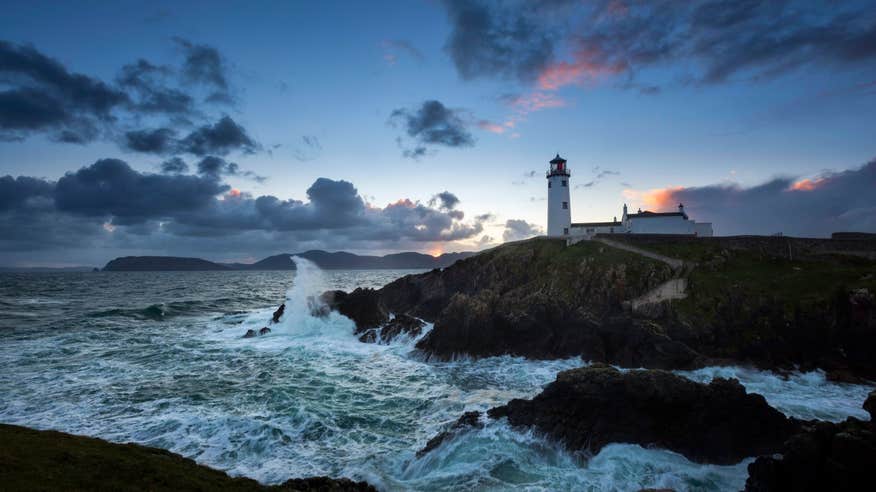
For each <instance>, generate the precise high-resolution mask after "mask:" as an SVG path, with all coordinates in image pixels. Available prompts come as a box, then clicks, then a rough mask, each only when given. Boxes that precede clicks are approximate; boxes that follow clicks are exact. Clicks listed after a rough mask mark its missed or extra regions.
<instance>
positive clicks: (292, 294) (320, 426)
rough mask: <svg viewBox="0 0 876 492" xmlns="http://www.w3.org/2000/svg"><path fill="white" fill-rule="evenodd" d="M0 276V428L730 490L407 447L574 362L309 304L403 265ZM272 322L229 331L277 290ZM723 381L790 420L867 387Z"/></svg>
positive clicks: (266, 305) (618, 469)
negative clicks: (498, 349) (368, 327)
mask: <svg viewBox="0 0 876 492" xmlns="http://www.w3.org/2000/svg"><path fill="white" fill-rule="evenodd" d="M299 264H300V269H299V270H298V271H297V272H131V273H61V274H53V273H37V274H0V337H2V342H0V375H2V376H0V395H2V398H0V422H5V423H14V424H19V425H26V426H30V427H35V428H40V429H57V430H62V431H66V432H71V433H76V434H85V435H91V436H96V437H101V438H104V439H108V440H111V441H117V442H128V441H133V442H138V443H141V444H146V445H150V446H157V447H161V448H165V449H169V450H171V451H174V452H177V453H180V454H183V455H185V456H188V457H191V458H193V459H195V460H196V461H198V462H199V463H202V464H205V465H209V466H212V467H215V468H219V469H222V470H225V471H227V472H229V473H230V474H232V475H245V476H249V477H252V478H255V479H257V480H260V481H262V482H265V483H279V482H282V481H284V480H286V479H288V478H292V477H302V476H311V475H331V476H348V477H352V478H356V479H365V480H368V481H369V482H371V483H373V484H374V485H376V486H377V487H378V488H380V489H382V490H506V489H509V488H519V489H523V490H638V489H639V488H642V487H670V488H675V489H678V490H738V489H740V488H741V487H742V486H743V484H744V482H745V478H746V475H747V470H746V466H747V465H748V463H749V462H750V461H751V460H745V461H743V462H742V463H739V464H737V465H734V466H711V465H699V464H695V463H691V462H690V461H688V460H686V459H685V458H684V457H683V456H680V455H678V454H676V453H672V452H669V451H665V450H660V449H644V448H642V447H640V446H636V445H630V444H613V445H610V446H608V447H606V448H604V449H603V450H602V451H601V452H599V453H598V454H596V455H594V456H589V455H587V454H585V453H570V452H567V451H565V450H564V449H562V448H561V447H559V446H557V445H556V444H554V443H552V442H550V441H547V440H545V439H543V438H542V437H540V436H538V435H534V434H532V433H530V432H519V431H515V430H513V429H510V428H509V427H508V426H507V425H506V424H505V423H504V422H503V421H498V422H487V424H486V425H485V427H484V428H483V429H480V430H476V431H471V432H467V433H463V434H461V435H459V436H458V437H456V438H454V439H452V440H450V441H448V442H446V443H445V444H443V445H442V446H441V447H439V448H438V449H436V450H435V451H433V452H431V453H429V454H428V455H426V456H424V457H422V458H420V459H417V458H416V457H415V453H416V451H417V450H418V449H420V448H421V447H422V446H423V445H424V444H425V443H426V441H427V440H428V439H429V438H430V437H432V436H433V435H435V434H436V433H437V432H439V431H440V430H442V429H443V428H444V427H445V426H446V425H448V424H449V423H451V422H453V421H455V420H456V419H457V418H458V417H459V415H460V414H462V413H463V412H465V411H469V410H486V409H488V408H490V407H492V406H495V405H500V404H503V403H505V402H507V401H508V400H510V399H512V398H521V397H531V396H534V395H535V394H537V393H538V392H539V391H540V390H541V388H542V387H543V386H544V385H545V384H547V383H549V382H551V381H552V380H553V379H554V377H555V375H556V373H557V372H558V371H561V370H564V369H568V368H572V367H577V366H580V365H582V364H584V363H585V361H582V360H580V359H569V360H559V361H527V360H525V359H522V358H515V357H493V358H488V359H481V360H456V361H453V362H443V363H438V362H426V361H425V360H424V359H423V358H422V357H420V355H419V354H418V353H417V352H416V351H415V350H414V344H415V343H416V340H411V339H402V340H397V341H395V342H393V343H392V344H389V345H376V344H365V343H361V342H359V341H358V340H357V339H356V338H355V337H354V336H353V335H352V330H353V324H352V322H351V321H350V320H348V319H346V318H344V317H342V316H340V315H338V314H336V313H332V314H331V315H329V316H328V317H325V318H317V317H313V316H311V315H310V312H311V307H312V303H313V296H314V295H316V294H319V293H321V292H323V291H324V290H326V289H330V288H331V289H334V288H340V289H345V290H350V289H353V288H355V287H357V286H367V287H379V286H381V285H384V284H386V283H388V282H390V281H391V280H393V279H395V278H397V277H399V276H401V275H405V274H408V273H416V272H411V271H386V270H382V271H325V272H323V271H320V270H319V269H318V268H316V267H315V266H313V265H312V264H309V263H308V262H306V260H301V262H300V263H299ZM284 300H285V301H286V303H287V309H286V314H285V315H284V317H283V319H282V320H281V322H280V323H279V324H278V325H272V326H271V328H272V330H273V331H272V333H270V334H269V335H266V336H262V337H258V338H254V339H243V338H241V336H242V335H243V334H244V333H245V332H246V330H247V329H250V328H253V329H258V328H261V327H262V326H264V325H265V324H266V322H267V321H268V320H269V319H270V316H271V313H272V312H273V310H274V309H276V307H277V306H278V305H279V304H280V303H281V302H283V301H284ZM679 374H682V375H684V376H686V377H689V378H691V379H694V380H698V381H708V380H710V379H711V378H713V377H718V376H723V377H727V376H732V377H736V378H738V379H740V381H741V382H742V383H743V384H744V385H745V386H746V387H747V388H748V389H749V391H753V392H758V393H761V394H763V395H764V396H765V397H766V398H767V400H768V401H769V402H770V403H771V404H772V405H774V406H775V407H776V408H778V409H780V410H781V411H783V412H785V413H786V414H788V415H793V416H796V417H800V418H821V419H827V420H834V421H839V420H843V419H844V418H846V417H847V416H856V417H860V418H867V415H866V413H865V412H863V410H862V409H861V404H862V402H863V401H864V399H865V398H866V395H867V393H868V392H869V391H870V390H871V389H872V388H870V387H867V386H863V385H848V384H836V383H831V382H828V381H826V380H825V378H824V375H823V374H821V373H818V372H812V373H800V374H793V375H791V376H790V377H787V378H781V377H778V376H775V375H772V374H770V373H766V372H761V371H755V370H751V369H743V368H732V367H731V368H707V369H702V370H699V371H692V372H679Z"/></svg>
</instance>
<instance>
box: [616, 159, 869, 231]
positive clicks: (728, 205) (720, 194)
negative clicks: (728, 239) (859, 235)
mask: <svg viewBox="0 0 876 492" xmlns="http://www.w3.org/2000/svg"><path fill="white" fill-rule="evenodd" d="M874 189H876V160H874V161H870V162H869V163H867V164H865V165H863V166H862V167H860V168H857V169H850V170H846V171H840V172H825V173H823V174H821V175H819V176H816V177H814V178H806V179H792V178H787V177H780V178H775V179H772V180H770V181H768V182H766V183H763V184H760V185H757V186H753V187H748V188H746V187H742V186H740V185H737V184H722V185H711V186H702V187H691V188H685V187H673V188H661V189H656V190H650V191H647V192H635V191H634V190H627V191H626V193H625V194H626V196H627V197H628V198H633V199H635V200H636V201H638V202H639V203H641V204H642V206H644V207H647V208H650V209H653V210H672V209H674V208H675V207H676V206H677V205H678V204H679V203H683V204H684V206H685V210H686V211H687V213H688V214H689V215H691V216H692V218H694V219H695V220H697V221H705V222H708V221H712V222H713V223H714V229H715V232H716V233H719V234H721V235H734V234H774V233H777V232H782V233H784V234H786V235H793V236H817V237H824V236H829V235H830V233H831V232H836V231H866V232H876V193H873V190H874Z"/></svg>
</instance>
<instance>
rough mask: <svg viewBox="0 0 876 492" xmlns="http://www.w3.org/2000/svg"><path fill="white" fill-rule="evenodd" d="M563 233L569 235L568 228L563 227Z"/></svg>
mask: <svg viewBox="0 0 876 492" xmlns="http://www.w3.org/2000/svg"><path fill="white" fill-rule="evenodd" d="M563 235H564V236H568V235H569V228H568V227H563Z"/></svg>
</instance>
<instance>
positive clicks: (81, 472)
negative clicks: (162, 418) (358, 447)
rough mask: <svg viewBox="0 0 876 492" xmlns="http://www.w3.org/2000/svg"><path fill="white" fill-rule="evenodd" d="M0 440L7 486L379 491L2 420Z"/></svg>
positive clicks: (0, 466) (0, 480) (0, 479)
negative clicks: (223, 467)
mask: <svg viewBox="0 0 876 492" xmlns="http://www.w3.org/2000/svg"><path fill="white" fill-rule="evenodd" d="M0 443H2V444H0V484H2V486H0V488H2V489H3V490H150V491H158V490H168V491H170V490H192V491H194V490H228V491H273V490H277V491H281V490H285V491H300V492H306V491H330V492H355V491H363V492H370V491H376V489H375V488H374V487H372V486H370V485H368V484H367V483H365V482H354V481H352V480H348V479H345V478H341V479H332V478H326V477H313V478H303V479H291V480H288V481H287V482H284V483H283V484H281V485H278V486H265V485H262V484H260V483H258V482H256V481H255V480H252V479H249V478H232V477H229V476H228V475H226V474H225V473H223V472H221V471H219V470H214V469H212V468H208V467H206V466H202V465H198V464H197V463H195V462H194V461H192V460H190V459H187V458H183V457H182V456H180V455H178V454H175V453H171V452H169V451H165V450H163V449H156V448H150V447H146V446H139V445H137V444H114V443H110V442H107V441H104V440H101V439H94V438H91V437H83V436H74V435H72V434H65V433H63V432H55V431H37V430H33V429H28V428H26V427H19V426H15V425H6V424H0Z"/></svg>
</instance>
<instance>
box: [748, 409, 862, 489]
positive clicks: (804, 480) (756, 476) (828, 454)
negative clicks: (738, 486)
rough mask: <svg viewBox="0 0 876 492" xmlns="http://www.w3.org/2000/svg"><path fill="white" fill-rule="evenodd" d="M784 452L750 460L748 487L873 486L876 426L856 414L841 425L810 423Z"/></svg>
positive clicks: (842, 487)
mask: <svg viewBox="0 0 876 492" xmlns="http://www.w3.org/2000/svg"><path fill="white" fill-rule="evenodd" d="M871 398H872V396H871ZM869 400H870V399H869V398H868V401H869ZM780 453H781V454H780V455H773V456H761V457H759V458H758V459H757V460H755V461H754V463H751V464H750V465H748V480H746V482H745V490H746V491H749V492H774V491H783V492H784V491H788V492H791V491H803V492H807V491H813V492H814V491H822V490H837V491H846V490H848V491H852V490H868V489H872V482H873V469H874V468H873V467H874V465H876V428H874V425H873V423H872V421H871V422H862V421H860V420H858V419H855V418H849V419H847V420H846V421H845V422H842V423H839V424H836V423H832V422H820V421H814V422H810V423H807V424H805V425H804V427H803V430H802V432H800V433H798V434H796V435H794V436H793V437H791V438H790V439H788V440H787V442H785V444H784V446H782V449H781V450H780ZM867 483H870V484H871V485H869V486H868V485H866V484H867Z"/></svg>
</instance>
